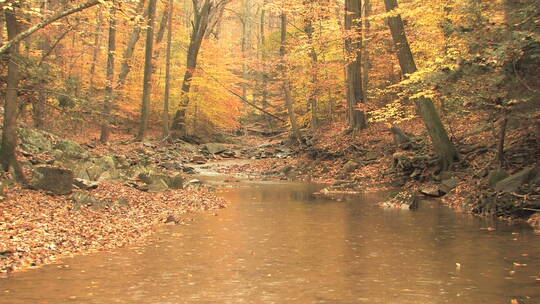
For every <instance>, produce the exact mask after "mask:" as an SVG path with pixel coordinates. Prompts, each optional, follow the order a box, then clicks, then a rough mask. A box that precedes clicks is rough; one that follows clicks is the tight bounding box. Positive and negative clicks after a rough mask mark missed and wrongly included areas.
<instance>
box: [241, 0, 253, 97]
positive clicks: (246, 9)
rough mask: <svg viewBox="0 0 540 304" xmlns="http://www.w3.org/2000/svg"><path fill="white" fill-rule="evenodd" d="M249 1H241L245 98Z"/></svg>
mask: <svg viewBox="0 0 540 304" xmlns="http://www.w3.org/2000/svg"><path fill="white" fill-rule="evenodd" d="M250 5H251V3H250V0H243V1H242V16H241V18H240V19H241V21H242V59H243V60H242V79H243V80H244V82H243V83H242V97H243V98H247V89H248V84H247V80H248V66H247V63H246V58H247V56H248V48H249V46H250V43H251V31H250V28H251V7H250Z"/></svg>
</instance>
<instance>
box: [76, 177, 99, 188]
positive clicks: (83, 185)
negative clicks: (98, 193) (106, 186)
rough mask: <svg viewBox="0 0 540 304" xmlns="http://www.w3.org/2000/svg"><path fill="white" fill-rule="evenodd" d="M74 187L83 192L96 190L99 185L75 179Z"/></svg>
mask: <svg viewBox="0 0 540 304" xmlns="http://www.w3.org/2000/svg"><path fill="white" fill-rule="evenodd" d="M73 185H74V186H75V187H77V188H79V189H82V190H90V189H96V188H97V187H98V186H99V183H98V182H93V181H89V180H86V179H82V178H75V179H73Z"/></svg>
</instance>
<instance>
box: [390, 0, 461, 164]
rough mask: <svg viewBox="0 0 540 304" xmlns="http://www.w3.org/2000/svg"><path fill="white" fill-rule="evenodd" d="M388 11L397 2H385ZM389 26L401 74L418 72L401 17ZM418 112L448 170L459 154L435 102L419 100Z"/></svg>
mask: <svg viewBox="0 0 540 304" xmlns="http://www.w3.org/2000/svg"><path fill="white" fill-rule="evenodd" d="M384 4H385V6H386V11H387V12H391V11H393V10H394V9H396V8H397V7H398V4H397V0H384ZM388 25H389V27H390V31H391V32H392V38H393V40H394V44H395V45H396V48H397V53H398V60H399V65H400V67H401V72H402V73H403V75H405V77H406V76H407V75H409V74H412V73H414V72H416V70H417V68H416V63H415V62H414V57H413V55H412V52H411V48H410V46H409V41H408V40H407V35H406V34H405V27H404V25H403V20H402V19H401V16H400V15H397V16H393V17H390V18H388ZM415 102H416V110H417V112H418V114H419V115H420V117H421V118H422V120H423V121H424V124H425V126H426V128H427V131H428V133H429V136H430V137H431V141H432V142H433V148H434V150H435V152H436V153H437V155H438V156H439V164H440V168H441V170H443V171H444V170H446V169H448V168H449V167H450V165H451V164H452V163H453V162H455V161H458V160H459V153H458V152H457V149H456V147H455V146H454V144H453V143H452V142H451V141H450V138H449V137H448V133H447V132H446V129H445V128H444V125H443V124H442V121H441V118H440V116H439V113H437V110H436V109H435V106H434V105H433V101H432V100H431V99H429V98H425V97H422V98H417V99H416V100H415Z"/></svg>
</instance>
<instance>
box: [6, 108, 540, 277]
mask: <svg viewBox="0 0 540 304" xmlns="http://www.w3.org/2000/svg"><path fill="white" fill-rule="evenodd" d="M482 121H485V120H484V119H482V118H477V120H472V119H469V118H467V119H462V120H459V121H458V120H456V121H453V122H452V125H453V126H459V127H454V128H452V129H451V137H452V139H453V141H454V142H456V143H457V146H458V149H459V150H460V152H461V155H462V161H461V162H460V163H459V164H456V165H454V166H453V167H452V168H450V170H449V174H451V176H452V178H453V179H456V180H457V181H458V182H457V183H456V185H455V186H454V187H453V189H451V190H450V191H448V193H447V194H446V195H444V196H443V195H437V196H442V201H443V202H445V203H446V204H448V205H450V206H452V207H454V208H455V209H456V210H458V211H461V212H469V213H475V214H481V215H491V216H493V215H495V216H499V217H501V218H504V219H506V220H519V221H523V220H527V219H529V223H530V224H531V225H532V226H534V227H536V228H537V229H538V228H540V227H539V226H538V225H539V224H540V217H539V216H538V212H536V213H535V212H534V211H531V212H525V213H524V212H518V213H515V212H514V211H515V210H516V208H514V207H515V206H523V204H524V203H527V204H528V203H530V202H531V201H533V202H538V199H539V197H540V187H538V185H537V184H534V183H531V185H529V184H526V185H520V187H519V189H518V190H516V191H515V192H514V193H512V195H513V197H512V200H511V201H512V206H513V207H512V210H513V212H514V213H513V214H504V212H502V214H501V213H500V212H499V213H497V212H498V211H500V210H499V209H497V208H495V209H494V208H491V209H489V208H487V207H486V206H483V205H481V202H482V200H483V199H485V198H486V197H488V198H489V197H490V195H492V193H493V189H491V188H490V186H489V185H488V182H487V179H489V174H490V172H491V171H492V170H493V169H494V168H496V167H497V166H496V161H495V160H496V142H497V141H496V138H497V132H496V131H494V127H493V126H489V125H486V124H485V123H482ZM400 127H401V128H402V129H403V130H404V131H405V132H407V134H408V135H409V136H410V137H411V138H412V143H411V146H410V147H408V148H407V147H405V149H404V147H399V146H397V145H396V144H395V143H394V138H393V135H392V133H391V132H390V131H389V129H388V127H387V126H386V125H383V124H375V125H372V126H370V128H369V129H367V130H365V131H363V132H361V133H358V134H351V133H348V132H347V128H346V126H345V125H340V124H334V125H330V126H326V127H323V128H321V129H320V130H319V131H318V133H317V134H315V136H313V137H310V138H308V141H309V142H310V145H309V146H308V147H306V146H304V147H301V148H300V147H299V146H298V145H296V144H295V143H291V142H290V140H289V139H288V138H286V135H287V134H286V133H284V134H282V135H281V136H279V135H278V136H273V137H264V136H255V135H245V136H238V137H232V136H231V137H230V140H229V142H231V143H229V144H219V143H211V144H207V145H194V144H189V143H186V142H183V141H179V140H177V141H174V140H173V141H168V142H167V141H162V140H159V139H155V140H148V141H145V142H134V141H133V140H131V137H130V136H129V135H127V134H117V135H115V136H114V137H113V139H112V140H111V143H110V144H107V145H101V144H99V143H97V140H96V138H97V134H94V136H86V137H84V138H85V139H84V140H78V143H79V144H80V145H81V146H83V147H85V149H86V150H87V151H88V152H89V153H91V154H92V155H93V156H92V157H95V158H96V160H94V163H99V162H98V161H100V158H99V157H107V156H114V158H115V159H116V158H120V156H121V159H124V161H127V162H128V163H129V164H130V166H131V168H139V167H140V163H142V162H144V163H145V164H147V165H146V166H147V167H148V168H150V167H151V168H153V169H152V170H157V171H159V174H160V175H159V176H162V175H168V176H170V175H172V174H176V173H178V172H182V174H183V176H184V182H185V181H186V180H188V179H189V177H187V176H188V175H189V174H193V173H196V171H199V172H200V171H201V170H202V171H204V170H206V171H210V172H211V171H215V172H219V173H220V174H223V175H226V176H229V177H231V181H233V180H234V178H236V177H240V178H249V179H264V180H268V179H279V180H303V181H310V182H317V183H325V184H327V185H328V189H330V191H329V192H337V193H347V194H350V193H353V194H354V193H362V192H377V191H381V190H389V189H406V190H407V191H410V192H413V193H421V192H429V191H426V189H436V188H437V187H438V186H439V185H440V184H441V177H440V174H439V172H437V166H436V165H435V164H434V162H433V159H434V155H433V154H432V153H431V149H430V146H429V140H428V138H427V136H426V134H425V133H424V131H423V130H424V128H423V127H421V125H420V122H419V121H409V122H406V123H402V124H401V125H400ZM535 134H536V133H535V131H534V130H532V128H529V127H525V128H514V129H512V130H511V131H510V132H509V134H508V139H507V144H506V154H505V155H506V158H505V162H506V171H507V172H508V174H514V173H516V172H520V170H523V169H524V168H538V166H539V165H540V164H539V161H540V151H539V147H538V139H537V138H536V135H535ZM155 138H157V136H156V137H155ZM211 150H215V151H213V152H212V151H211ZM23 152H24V151H23ZM53 154H54V151H53V152H51V151H45V152H43V153H28V152H24V153H20V155H19V158H20V160H21V161H22V163H23V164H30V163H32V164H35V163H38V164H39V163H45V164H46V165H50V164H53V165H54V164H56V163H55V162H54V160H51V157H52V156H51V155H53ZM402 154H405V155H407V157H408V158H407V159H410V160H412V161H411V163H410V167H408V168H402V167H399V166H398V165H397V164H396V155H398V156H399V155H402ZM417 160H418V161H417ZM31 168H32V167H31V166H27V167H26V172H27V174H28V175H31V170H30V169H31ZM148 168H144V169H145V170H150V169H148ZM140 180H141V177H140V174H139V175H137V174H135V176H134V177H130V178H128V179H127V182H126V180H122V181H118V180H117V181H114V180H113V181H108V180H104V181H100V182H99V186H98V187H97V189H93V190H85V191H84V193H85V195H90V197H92V199H93V201H91V202H90V203H88V204H86V203H85V204H76V203H74V199H73V195H59V196H52V195H50V194H48V193H47V192H45V191H36V190H30V189H27V188H23V187H21V186H20V185H17V184H9V183H6V182H4V183H3V184H2V188H1V189H2V190H3V191H2V192H1V193H0V273H4V274H5V273H9V272H12V271H18V270H24V269H28V268H32V267H36V266H40V265H43V264H48V263H52V262H55V261H57V260H58V259H61V258H63V257H67V256H71V255H74V254H84V253H89V252H94V251H100V250H110V249H114V248H117V247H121V246H125V245H128V244H133V243H140V242H144V240H145V239H147V237H148V236H149V235H150V234H151V233H152V232H153V231H154V230H155V229H153V228H155V227H156V226H157V225H161V224H164V223H182V222H184V221H189V218H190V216H189V214H191V213H193V212H198V211H208V210H216V209H219V208H223V207H224V206H226V202H225V201H224V200H223V199H221V198H219V197H218V196H216V195H215V194H214V193H213V192H212V190H211V189H210V188H208V187H189V186H186V187H184V189H179V190H174V189H162V190H161V191H158V192H157V193H152V192H148V189H146V188H145V189H142V188H140V187H139V186H140V185H141V184H142V183H141V181H140ZM4 181H6V180H5V179H4ZM195 181H196V180H195ZM0 182H2V180H0ZM190 182H191V181H190ZM190 182H188V184H189V183H190ZM75 193H80V191H76V192H75ZM327 194H328V193H327ZM330 194H331V193H330ZM1 195H3V199H2V197H1ZM499 196H500V193H498V194H497V197H499ZM330 197H332V196H331V195H330ZM96 202H99V203H96ZM471 206H472V207H471ZM501 210H502V209H501ZM505 210H506V209H504V210H502V211H505ZM517 210H521V209H519V208H518V209H517Z"/></svg>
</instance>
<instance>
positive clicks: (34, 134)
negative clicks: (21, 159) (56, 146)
mask: <svg viewBox="0 0 540 304" xmlns="http://www.w3.org/2000/svg"><path fill="white" fill-rule="evenodd" d="M18 133H19V140H20V147H21V149H22V150H24V151H26V152H30V153H33V154H38V153H43V152H48V151H51V150H52V148H53V146H52V143H51V140H50V139H49V138H50V137H52V135H50V134H48V133H46V132H40V131H38V130H34V129H29V128H19V129H18Z"/></svg>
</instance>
